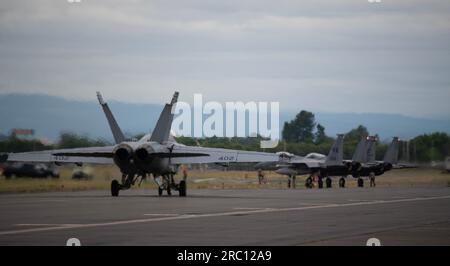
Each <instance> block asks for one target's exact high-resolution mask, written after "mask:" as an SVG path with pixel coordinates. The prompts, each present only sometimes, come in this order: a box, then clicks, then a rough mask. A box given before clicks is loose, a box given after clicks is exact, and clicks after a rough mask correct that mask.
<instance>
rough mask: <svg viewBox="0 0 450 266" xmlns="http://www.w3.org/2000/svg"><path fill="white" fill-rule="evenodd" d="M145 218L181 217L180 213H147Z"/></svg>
mask: <svg viewBox="0 0 450 266" xmlns="http://www.w3.org/2000/svg"><path fill="white" fill-rule="evenodd" d="M144 216H180V214H178V213H145V214H144Z"/></svg>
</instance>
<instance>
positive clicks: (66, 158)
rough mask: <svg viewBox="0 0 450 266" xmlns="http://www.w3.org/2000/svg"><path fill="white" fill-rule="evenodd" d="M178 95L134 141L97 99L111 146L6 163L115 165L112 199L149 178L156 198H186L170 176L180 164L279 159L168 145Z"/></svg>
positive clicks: (15, 156)
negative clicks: (119, 176)
mask: <svg viewBox="0 0 450 266" xmlns="http://www.w3.org/2000/svg"><path fill="white" fill-rule="evenodd" d="M178 95H179V94H178V92H175V94H174V95H173V98H172V100H171V101H170V103H167V104H166V105H165V106H164V109H163V111H162V112H161V115H160V117H159V119H158V122H157V123H156V126H155V128H154V130H153V132H152V133H151V134H147V135H145V136H144V137H142V138H141V139H140V140H138V141H127V140H125V137H124V136H123V134H121V133H120V128H119V127H118V125H117V122H115V119H114V117H113V116H112V113H111V112H110V110H109V108H108V107H107V105H106V104H105V103H104V102H103V100H102V98H101V96H100V95H98V96H100V97H99V102H100V104H102V106H103V107H104V111H105V114H106V116H107V118H108V122H109V124H110V127H111V129H112V131H113V136H114V139H115V141H116V144H115V145H112V146H106V147H89V148H74V149H60V150H48V151H39V152H24V153H10V154H8V158H7V160H8V161H21V162H46V163H48V162H53V163H58V164H60V163H76V164H82V163H91V164H115V165H116V166H117V167H118V168H119V169H120V171H121V173H122V179H121V181H120V182H119V181H118V180H113V181H112V182H111V195H112V196H118V195H119V191H120V190H125V189H129V188H130V187H131V186H132V185H134V184H135V183H136V181H137V180H138V179H139V178H141V179H142V178H146V176H147V175H152V176H153V178H154V180H155V182H156V183H157V185H158V194H159V195H162V193H163V191H164V190H166V191H167V193H168V194H170V193H171V189H175V190H177V191H178V192H179V195H180V196H186V180H181V181H179V182H175V180H174V175H175V174H176V173H177V170H178V166H179V165H181V164H199V163H221V164H227V163H233V162H274V161H278V160H279V156H278V155H277V154H273V153H264V152H251V151H240V150H230V149H218V148H203V147H190V146H185V145H182V144H179V143H177V142H175V141H172V140H171V139H170V129H171V125H172V120H173V117H174V112H173V110H174V108H175V105H176V103H177V100H178ZM109 114H110V115H109Z"/></svg>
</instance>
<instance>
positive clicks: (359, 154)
mask: <svg viewBox="0 0 450 266" xmlns="http://www.w3.org/2000/svg"><path fill="white" fill-rule="evenodd" d="M367 146H368V137H363V138H361V140H360V141H359V142H358V145H357V146H356V149H355V152H354V153H353V158H352V161H353V162H358V163H365V162H367Z"/></svg>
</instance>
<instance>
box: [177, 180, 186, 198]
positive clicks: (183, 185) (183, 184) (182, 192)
mask: <svg viewBox="0 0 450 266" xmlns="http://www.w3.org/2000/svg"><path fill="white" fill-rule="evenodd" d="M178 192H179V193H180V197H186V181H184V180H182V181H180V185H179V188H178Z"/></svg>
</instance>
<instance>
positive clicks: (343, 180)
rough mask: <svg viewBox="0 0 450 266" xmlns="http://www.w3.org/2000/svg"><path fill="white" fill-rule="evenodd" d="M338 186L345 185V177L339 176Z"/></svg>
mask: <svg viewBox="0 0 450 266" xmlns="http://www.w3.org/2000/svg"><path fill="white" fill-rule="evenodd" d="M339 187H342V188H344V187H345V178H343V177H341V178H340V179H339Z"/></svg>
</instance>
